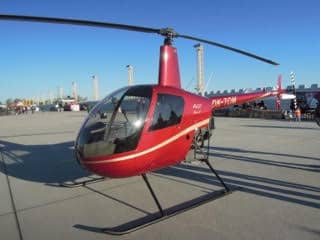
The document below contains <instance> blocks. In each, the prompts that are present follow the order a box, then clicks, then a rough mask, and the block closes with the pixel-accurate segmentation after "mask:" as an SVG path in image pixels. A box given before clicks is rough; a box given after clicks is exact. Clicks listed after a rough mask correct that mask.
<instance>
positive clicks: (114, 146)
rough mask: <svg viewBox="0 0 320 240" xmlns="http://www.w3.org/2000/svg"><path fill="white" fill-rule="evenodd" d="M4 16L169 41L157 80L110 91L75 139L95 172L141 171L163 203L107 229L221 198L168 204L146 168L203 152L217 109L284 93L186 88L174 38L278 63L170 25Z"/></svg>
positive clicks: (122, 229)
mask: <svg viewBox="0 0 320 240" xmlns="http://www.w3.org/2000/svg"><path fill="white" fill-rule="evenodd" d="M0 20H12V21H29V22H47V23H57V24H72V25H84V26H92V27H103V28H114V29H121V30H129V31H137V32H144V33H156V34H160V35H162V36H163V37H164V44H163V45H162V46H161V47H160V60H159V79H158V84H154V85H138V86H128V87H124V88H121V89H119V90H117V91H115V92H113V93H111V94H110V95H108V96H107V97H106V98H104V99H103V100H101V101H100V102H99V103H98V104H97V105H96V106H95V107H94V108H93V109H92V110H91V111H90V113H89V114H88V116H87V118H86V119H85V121H84V123H83V124H82V127H81V129H80V131H79V133H78V136H77V139H76V141H75V155H76V158H77V160H78V161H79V163H80V164H81V165H82V166H84V167H85V168H86V169H88V170H89V171H90V172H93V173H96V174H98V175H101V176H104V177H110V178H124V177H131V176H136V175H142V177H143V179H144V181H145V183H146V184H147V186H148V189H149V190H150V192H151V194H152V197H153V198H154V200H155V202H156V204H157V206H158V209H159V212H158V213H156V214H155V215H154V217H152V218H151V219H150V218H148V219H145V220H143V221H136V220H135V221H133V222H131V223H130V224H124V225H121V226H118V227H115V228H108V229H103V231H104V232H107V233H111V234H124V233H128V232H131V231H134V230H137V229H139V228H142V227H145V226H148V225H150V224H152V223H154V222H157V221H160V220H163V219H165V218H168V217H170V216H173V215H175V214H177V213H179V212H181V211H185V210H187V209H189V208H191V207H194V206H198V205H200V204H202V203H204V202H207V201H209V200H212V199H214V198H216V195H214V196H211V195H210V196H209V197H205V198H204V199H198V201H195V202H192V203H191V204H188V205H187V206H184V207H182V208H179V209H178V210H172V209H171V210H170V209H166V210H164V209H162V206H161V204H160V202H159V201H158V199H157V197H156V195H155V193H154V191H153V189H152V188H151V185H150V183H149V181H148V178H147V175H146V174H147V173H148V172H151V171H155V170H159V169H162V168H165V167H168V166H171V165H175V164H178V163H180V162H181V161H183V160H185V158H186V156H187V153H188V152H189V151H190V148H191V147H194V148H195V149H196V151H200V152H201V151H202V148H203V146H199V144H198V143H197V140H196V137H199V135H200V137H201V138H202V139H207V140H208V146H209V142H210V141H209V137H210V135H211V129H212V117H213V114H212V113H213V111H214V110H216V109H219V108H224V107H227V106H232V105H237V104H240V103H244V102H248V101H252V100H256V99H261V98H266V97H269V96H276V97H279V95H280V94H281V93H282V92H283V90H281V87H278V88H277V89H276V90H273V91H269V92H268V91H265V90H263V91H259V92H254V93H244V94H234V95H227V96H217V97H209V98H207V97H204V96H200V95H197V94H193V93H190V92H187V91H185V90H183V89H182V88H181V80H180V74H179V64H178V56H177V50H176V48H174V47H173V46H172V43H173V39H174V38H178V37H179V38H185V39H189V40H194V41H197V42H202V43H206V44H209V45H214V46H217V47H221V48H224V49H227V50H230V51H233V52H237V53H240V54H243V55H246V56H249V57H252V58H255V59H258V60H261V61H264V62H266V63H269V64H273V65H278V64H277V63H276V62H273V61H271V60H268V59H265V58H262V57H259V56H257V55H254V54H251V53H248V52H245V51H242V50H239V49H236V48H232V47H229V46H226V45H223V44H220V43H217V42H212V41H208V40H205V39H200V38H196V37H193V36H188V35H181V34H178V33H177V32H175V31H174V30H173V29H170V28H161V29H154V28H146V27H139V26H133V25H123V24H116V23H108V22H96V21H84V20H75V19H61V18H47V17H33V16H16V15H0ZM202 152H203V151H202ZM204 153H205V151H204ZM200 160H201V161H203V162H205V163H206V164H207V165H208V167H209V168H210V170H211V171H212V172H213V173H214V174H215V175H216V177H217V178H218V180H219V181H220V182H221V184H222V185H223V187H224V191H223V193H222V194H225V193H228V192H230V189H229V188H228V186H226V185H225V183H224V182H223V180H222V179H221V178H220V176H219V175H218V174H217V172H216V171H215V170H214V169H213V167H212V165H211V164H210V162H209V157H208V154H204V155H203V157H202V158H201V159H200ZM188 202H189V201H188Z"/></svg>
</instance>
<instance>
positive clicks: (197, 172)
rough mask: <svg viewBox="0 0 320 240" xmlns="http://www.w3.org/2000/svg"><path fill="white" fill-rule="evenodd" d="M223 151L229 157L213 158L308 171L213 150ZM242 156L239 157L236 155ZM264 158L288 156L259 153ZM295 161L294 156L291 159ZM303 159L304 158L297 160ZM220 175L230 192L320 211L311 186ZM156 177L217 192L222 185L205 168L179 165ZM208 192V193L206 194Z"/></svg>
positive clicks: (318, 196)
mask: <svg viewBox="0 0 320 240" xmlns="http://www.w3.org/2000/svg"><path fill="white" fill-rule="evenodd" d="M213 149H219V150H224V151H225V152H226V153H225V154H221V153H215V152H213V151H212V148H211V151H210V155H211V157H213V159H214V157H219V158H220V159H225V160H237V161H246V162H255V163H261V164H270V165H272V166H278V167H288V168H293V169H298V170H303V171H305V170H306V169H305V166H303V167H302V166H297V165H288V164H287V166H286V165H285V164H284V166H282V164H283V163H282V162H279V163H277V162H276V161H271V160H266V159H255V158H251V157H246V156H243V155H241V152H242V150H241V149H233V148H213ZM235 153H236V154H237V153H239V155H235ZM254 153H260V154H262V155H285V156H287V154H274V153H267V152H256V151H254ZM290 156H291V155H290ZM292 157H294V155H292ZM295 157H297V158H298V157H302V156H295ZM211 159H212V158H211ZM312 159H313V160H320V159H319V158H312ZM211 163H212V164H213V166H214V160H211ZM311 170H312V171H313V172H314V171H317V172H320V166H319V165H313V166H312V169H307V171H311ZM217 172H218V174H219V175H220V176H221V177H222V179H223V180H224V182H225V183H226V184H227V186H229V187H230V188H231V189H237V191H241V192H246V193H250V194H254V195H258V196H262V197H266V198H272V199H277V200H281V201H286V202H290V203H295V204H299V205H303V206H308V207H312V208H316V209H320V188H319V187H316V186H309V185H305V184H300V183H296V182H289V181H283V180H277V179H272V178H268V177H262V176H254V175H248V174H242V173H238V172H231V171H226V170H217ZM156 174H157V176H159V177H162V178H168V179H170V180H172V181H178V182H181V183H185V184H189V181H186V179H188V180H194V181H195V182H198V183H199V182H202V183H205V184H211V185H212V186H213V187H214V188H216V187H222V186H221V184H220V182H219V181H218V179H217V178H216V177H214V175H213V174H212V173H211V171H210V170H209V169H208V168H206V167H204V166H199V165H195V164H179V165H177V166H174V167H171V168H167V169H163V170H160V171H157V173H156ZM177 178H178V179H177ZM206 191H208V190H206Z"/></svg>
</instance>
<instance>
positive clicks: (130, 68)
mask: <svg viewBox="0 0 320 240" xmlns="http://www.w3.org/2000/svg"><path fill="white" fill-rule="evenodd" d="M127 69H128V85H129V86H131V85H132V84H133V67H132V66H131V65H127Z"/></svg>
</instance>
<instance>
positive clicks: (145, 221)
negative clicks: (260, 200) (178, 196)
mask: <svg viewBox="0 0 320 240" xmlns="http://www.w3.org/2000/svg"><path fill="white" fill-rule="evenodd" d="M142 177H143V179H144V181H145V183H146V184H147V186H148V189H149V191H150V193H151V195H152V197H153V199H154V200H155V202H156V204H157V206H158V209H159V212H156V213H153V214H151V215H148V216H145V217H142V218H139V219H135V220H133V221H130V222H127V223H124V224H122V225H119V226H116V227H112V228H103V229H101V232H103V233H107V234H111V235H124V234H128V233H131V232H134V231H137V230H139V229H142V228H145V227H148V226H150V225H152V224H155V223H158V222H161V221H164V220H166V219H168V218H170V217H173V216H175V215H178V214H180V213H183V212H186V211H188V210H190V209H193V208H195V207H198V206H201V205H203V204H205V203H208V202H211V201H213V200H216V199H218V198H221V197H223V196H226V195H228V194H230V193H232V191H231V190H230V189H229V188H225V189H223V190H220V191H215V192H212V193H209V194H206V195H203V196H200V197H197V198H194V199H192V200H189V201H186V202H183V203H181V204H178V205H175V206H173V207H170V208H167V209H164V210H163V209H162V207H161V205H160V203H159V201H158V199H157V197H156V195H155V194H154V192H153V189H152V188H151V185H150V183H149V181H148V178H147V176H146V175H145V174H143V175H142ZM79 228H80V227H79Z"/></svg>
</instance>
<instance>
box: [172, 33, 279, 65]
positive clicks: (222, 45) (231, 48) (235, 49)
mask: <svg viewBox="0 0 320 240" xmlns="http://www.w3.org/2000/svg"><path fill="white" fill-rule="evenodd" d="M176 37H181V38H186V39H190V40H194V41H198V42H203V43H207V44H210V45H213V46H217V47H221V48H224V49H227V50H230V51H233V52H236V53H240V54H242V55H245V56H248V57H252V58H255V59H258V60H260V61H263V62H266V63H269V64H272V65H279V63H276V62H274V61H272V60H270V59H266V58H263V57H259V56H257V55H255V54H252V53H249V52H246V51H243V50H240V49H237V48H233V47H229V46H226V45H224V44H221V43H217V42H212V41H208V40H205V39H201V38H196V37H192V36H188V35H180V34H176Z"/></svg>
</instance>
